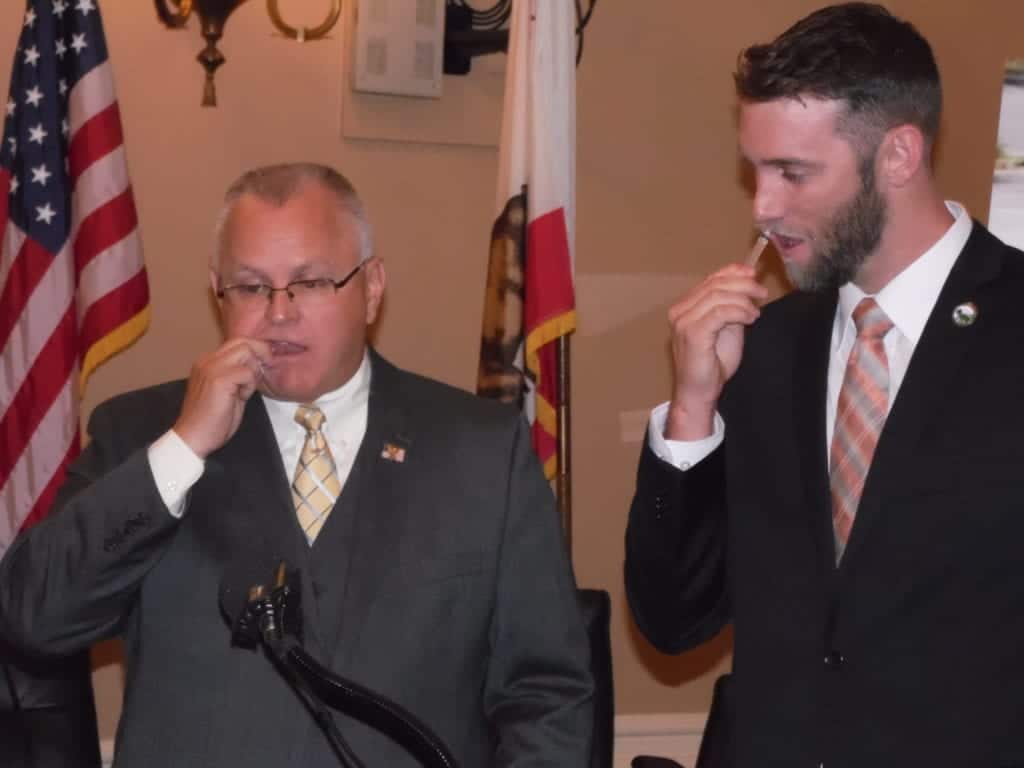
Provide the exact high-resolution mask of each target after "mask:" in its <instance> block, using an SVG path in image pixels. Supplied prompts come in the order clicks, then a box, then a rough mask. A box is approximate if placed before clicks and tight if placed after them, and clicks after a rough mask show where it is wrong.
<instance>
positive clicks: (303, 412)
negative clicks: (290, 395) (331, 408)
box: [295, 405, 324, 432]
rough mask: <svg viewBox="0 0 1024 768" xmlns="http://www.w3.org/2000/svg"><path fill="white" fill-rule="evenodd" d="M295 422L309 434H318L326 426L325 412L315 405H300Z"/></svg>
mask: <svg viewBox="0 0 1024 768" xmlns="http://www.w3.org/2000/svg"><path fill="white" fill-rule="evenodd" d="M295 421H297V422H298V423H299V424H301V425H302V426H303V427H305V428H306V431H307V432H318V431H319V430H320V427H322V426H323V424H324V412H323V411H321V410H320V409H319V408H317V407H316V406H315V405H300V406H299V407H298V408H296V409H295Z"/></svg>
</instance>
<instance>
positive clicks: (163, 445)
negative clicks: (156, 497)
mask: <svg viewBox="0 0 1024 768" xmlns="http://www.w3.org/2000/svg"><path fill="white" fill-rule="evenodd" d="M148 457H149V469H150V471H151V472H152V473H153V479H154V480H155V481H156V488H157V491H159V492H160V498H161V499H163V501H164V505H165V506H166V507H167V511H168V512H170V513H171V515H173V516H174V517H181V516H182V515H183V514H184V512H185V501H186V500H187V498H188V492H189V491H190V490H192V486H193V485H195V484H196V481H197V480H199V478H200V477H202V475H203V469H204V468H205V466H206V465H205V463H204V462H203V460H202V459H200V458H199V457H198V456H196V454H195V452H194V451H193V450H192V449H191V448H189V447H188V444H187V443H186V442H185V441H184V440H182V439H181V438H180V437H179V436H178V433H177V432H175V431H174V430H173V429H169V430H167V431H166V432H165V433H164V434H163V435H161V436H160V438H159V439H158V440H157V441H156V442H155V443H153V444H152V445H151V446H149V452H148Z"/></svg>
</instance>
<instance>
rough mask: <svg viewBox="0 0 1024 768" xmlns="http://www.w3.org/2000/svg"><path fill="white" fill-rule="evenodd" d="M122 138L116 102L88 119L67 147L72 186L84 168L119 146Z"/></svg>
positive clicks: (119, 111) (119, 113)
mask: <svg viewBox="0 0 1024 768" xmlns="http://www.w3.org/2000/svg"><path fill="white" fill-rule="evenodd" d="M123 138H124V136H123V133H122V131H121V110H120V109H119V108H118V105H117V102H114V103H113V104H111V105H110V106H109V107H107V108H106V109H104V110H103V111H102V112H99V113H97V114H95V115H93V116H92V117H91V118H89V119H88V120H87V121H86V122H85V123H84V124H83V125H82V127H81V128H79V129H78V131H77V132H76V133H75V135H74V136H73V137H72V138H71V143H70V144H69V145H68V170H69V173H70V174H71V182H72V184H74V182H76V181H77V180H78V177H79V176H81V175H82V172H83V171H85V169H86V168H88V167H89V166H90V165H92V164H93V163H95V162H96V161H97V160H99V159H100V158H101V157H103V156H105V155H107V154H109V153H110V152H113V151H114V150H115V149H117V148H118V147H119V146H121V142H122V140H123Z"/></svg>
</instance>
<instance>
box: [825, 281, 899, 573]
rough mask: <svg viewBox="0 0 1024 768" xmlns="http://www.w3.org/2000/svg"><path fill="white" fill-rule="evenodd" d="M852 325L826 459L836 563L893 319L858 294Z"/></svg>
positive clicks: (867, 460)
mask: <svg viewBox="0 0 1024 768" xmlns="http://www.w3.org/2000/svg"><path fill="white" fill-rule="evenodd" d="M853 324H854V325H855V326H856V327H857V339H856V341H854V343H853V349H851V350H850V359H849V361H848V362H847V364H846V373H845V374H844V376H843V386H842V388H841V389H840V390H839V405H838V408H837V409H836V425H835V431H834V434H833V436H832V457H831V460H830V461H829V476H830V478H831V485H832V525H833V529H834V531H835V541H836V562H837V563H838V562H839V560H840V559H841V558H842V556H843V551H844V550H845V549H846V542H847V541H848V540H849V538H850V529H851V528H852V527H853V519H854V517H855V516H856V514H857V505H858V504H859V503H860V497H861V493H862V492H863V490H864V479H865V478H866V477H867V474H868V467H870V466H871V457H872V456H874V454H875V446H876V445H877V444H878V436H879V435H880V434H881V432H882V425H883V424H884V423H885V416H886V413H887V406H888V402H889V361H888V359H887V358H886V355H885V346H884V345H883V343H882V339H883V338H884V337H885V334H886V333H888V332H889V329H890V328H892V320H890V319H889V318H888V317H887V316H886V314H885V312H883V311H882V308H881V307H879V306H878V304H876V303H875V300H874V299H863V300H861V302H860V303H859V304H858V305H857V306H856V308H855V309H854V310H853Z"/></svg>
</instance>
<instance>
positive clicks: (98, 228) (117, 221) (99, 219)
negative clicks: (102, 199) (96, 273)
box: [74, 187, 138, 272]
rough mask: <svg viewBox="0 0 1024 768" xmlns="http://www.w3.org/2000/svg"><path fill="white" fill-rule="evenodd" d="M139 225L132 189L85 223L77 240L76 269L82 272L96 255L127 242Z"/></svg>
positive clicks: (89, 217) (87, 217)
mask: <svg viewBox="0 0 1024 768" xmlns="http://www.w3.org/2000/svg"><path fill="white" fill-rule="evenodd" d="M137 226H138V218H137V216H136V213H135V201H134V200H133V199H132V188H131V187H128V189H126V190H125V191H124V192H122V193H121V194H119V195H118V196H117V197H114V198H112V199H111V200H110V201H109V202H107V203H106V204H105V205H102V206H100V207H99V208H97V209H96V210H95V211H93V212H92V213H90V214H89V215H88V216H86V217H85V219H84V220H83V221H82V225H81V226H80V227H79V228H78V235H77V237H75V249H74V250H75V269H76V270H77V271H78V272H81V271H82V270H83V269H84V268H85V266H86V265H87V264H88V263H89V262H90V261H92V260H93V259H94V258H96V256H97V255H98V254H100V253H103V251H105V250H107V248H109V247H110V246H112V245H114V244H116V243H119V242H121V241H122V240H124V239H125V238H126V237H127V236H128V235H129V234H131V232H132V231H133V230H134V229H135V228H136V227H137Z"/></svg>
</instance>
